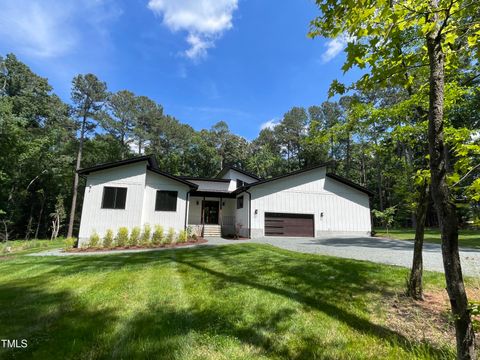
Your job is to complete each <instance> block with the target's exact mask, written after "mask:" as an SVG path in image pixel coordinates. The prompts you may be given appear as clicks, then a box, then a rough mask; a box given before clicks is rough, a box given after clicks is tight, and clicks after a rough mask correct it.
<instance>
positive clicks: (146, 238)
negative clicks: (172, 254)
mask: <svg viewBox="0 0 480 360" xmlns="http://www.w3.org/2000/svg"><path fill="white" fill-rule="evenodd" d="M151 236H152V228H151V227H150V224H145V225H143V233H142V237H141V239H140V242H141V244H142V246H148V245H149V244H150V237H151Z"/></svg>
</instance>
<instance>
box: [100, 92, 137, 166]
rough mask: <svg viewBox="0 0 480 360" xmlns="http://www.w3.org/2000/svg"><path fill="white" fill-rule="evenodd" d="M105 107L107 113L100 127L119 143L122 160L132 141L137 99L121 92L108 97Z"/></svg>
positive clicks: (132, 94)
mask: <svg viewBox="0 0 480 360" xmlns="http://www.w3.org/2000/svg"><path fill="white" fill-rule="evenodd" d="M106 105H107V109H108V113H105V116H104V118H103V121H102V125H103V127H104V128H105V130H107V131H108V132H109V133H110V134H111V135H112V136H114V137H115V138H116V139H118V141H119V142H120V147H121V148H122V154H121V158H122V159H123V158H125V156H126V154H127V153H128V152H129V148H128V145H129V143H131V142H132V141H133V130H134V128H135V126H136V120H137V97H136V96H135V94H134V93H132V92H130V91H128V90H121V91H118V92H116V93H114V94H112V95H110V96H109V97H108V100H107V103H106Z"/></svg>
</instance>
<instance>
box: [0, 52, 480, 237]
mask: <svg viewBox="0 0 480 360" xmlns="http://www.w3.org/2000/svg"><path fill="white" fill-rule="evenodd" d="M0 69H1V71H0V85H1V88H0V94H1V95H0V146H1V149H2V151H1V153H0V221H1V231H0V239H2V240H5V239H31V238H50V237H51V235H52V231H55V230H56V231H57V233H59V234H60V235H65V234H66V231H67V224H68V215H69V211H70V205H71V202H72V193H73V182H74V174H75V169H76V160H77V154H78V150H79V146H80V143H82V148H83V151H82V154H81V162H80V163H79V168H82V167H88V166H92V165H95V164H99V163H104V162H109V161H116V160H120V159H124V158H128V157H133V156H138V155H139V154H154V155H155V156H156V157H157V160H158V162H159V164H160V166H161V168H162V169H163V170H165V171H167V172H170V173H172V174H176V175H189V176H199V177H211V176H215V175H216V174H217V173H218V172H219V171H220V170H221V169H222V167H223V166H224V165H227V164H228V165H234V166H237V167H240V168H242V169H245V170H247V171H250V172H253V173H256V174H258V175H259V176H261V177H264V178H268V177H272V176H277V175H280V174H283V173H286V172H289V171H294V170H297V169H301V168H305V167H308V166H313V165H317V164H320V163H328V166H329V168H330V170H331V171H334V172H335V173H337V174H339V175H342V176H345V177H347V178H349V179H351V180H352V181H355V182H357V183H359V184H361V185H363V186H366V187H367V188H368V189H370V190H371V191H372V192H374V194H375V195H374V197H373V198H372V200H371V202H372V209H375V210H377V211H378V212H380V213H385V212H386V211H387V214H388V212H390V213H392V214H393V217H392V221H393V223H392V224H390V225H391V226H397V227H414V226H415V223H416V216H415V214H416V206H417V205H418V198H419V196H420V193H421V187H422V186H421V185H419V184H421V183H422V179H423V180H425V177H426V176H428V149H427V138H426V136H427V131H426V127H427V124H426V120H425V119H422V118H419V116H418V114H419V112H422V111H424V112H426V109H427V108H428V98H427V96H426V94H425V93H422V92H417V91H415V93H413V90H412V89H413V87H414V86H416V85H415V83H413V84H412V85H411V88H405V87H402V86H392V87H389V88H387V89H384V88H377V89H368V90H356V91H350V92H349V93H348V95H341V96H337V97H336V100H330V101H325V102H323V103H320V104H317V105H312V106H310V107H308V108H303V107H293V108H291V109H285V110H284V111H285V114H284V115H283V118H282V119H281V120H280V121H279V122H278V123H277V124H275V126H271V127H268V128H264V129H262V130H261V131H260V132H259V134H258V136H257V137H256V138H255V139H254V140H253V141H248V140H246V139H245V138H243V137H241V136H238V135H236V134H234V133H232V132H231V131H230V129H229V127H228V119H225V121H219V122H217V123H216V124H214V125H213V126H212V127H211V128H210V129H202V130H200V131H196V130H194V129H193V128H192V127H191V126H189V125H187V124H184V123H182V122H181V120H179V119H176V118H175V116H173V115H169V114H166V113H164V111H163V107H162V105H161V104H158V103H156V102H155V101H153V100H152V99H150V98H148V97H146V96H142V95H137V94H134V93H132V92H130V91H129V90H120V91H116V92H111V91H110V90H109V89H108V86H107V84H106V83H104V82H102V81H101V79H99V78H97V77H96V76H95V75H93V74H85V75H78V76H76V77H75V78H74V79H72V87H71V99H70V101H69V102H68V103H66V102H64V101H62V100H61V99H60V98H59V97H58V96H57V95H56V94H55V92H54V89H52V87H51V85H50V84H49V83H48V80H47V79H45V78H43V77H41V76H40V75H38V74H35V73H33V72H32V71H31V70H30V69H29V67H28V66H27V65H25V64H24V63H22V62H21V61H20V60H19V59H18V58H17V57H16V56H15V55H14V54H8V55H6V56H5V57H3V58H2V59H1V62H0ZM479 81H480V77H477V78H472V77H471V76H470V74H469V73H468V72H465V74H463V75H461V76H460V78H458V79H452V83H451V84H450V86H449V87H447V90H448V91H447V94H446V115H445V117H446V119H447V124H448V125H447V127H446V131H445V132H446V141H447V145H448V146H447V150H446V153H447V156H446V159H447V161H448V163H447V169H448V171H449V182H450V185H451V187H452V189H453V192H454V195H455V199H456V204H457V208H458V217H459V221H460V225H461V226H464V227H467V226H468V227H472V226H478V224H479V216H480V209H479V206H478V202H479V200H480V195H479V192H480V191H479V189H480V179H479V178H478V171H476V170H478V165H477V164H478V163H479V158H480V145H479V144H480V133H479V130H478V129H480V113H479V112H478V109H479V107H480V88H479ZM82 190H83V188H82V179H80V184H79V191H78V196H79V199H78V201H77V211H76V218H75V222H74V230H76V229H77V228H78V223H79V219H78V216H79V215H78V214H80V213H81V212H80V211H79V210H80V207H81V204H82V192H83V191H82ZM425 201H426V203H427V212H426V224H427V226H437V219H436V214H435V211H434V207H433V201H432V199H431V195H430V194H427V198H426V200H425ZM383 219H384V218H383V217H381V216H379V217H374V221H375V223H376V225H378V226H383V225H385V224H384V221H383ZM56 227H58V229H56ZM74 233H75V231H74Z"/></svg>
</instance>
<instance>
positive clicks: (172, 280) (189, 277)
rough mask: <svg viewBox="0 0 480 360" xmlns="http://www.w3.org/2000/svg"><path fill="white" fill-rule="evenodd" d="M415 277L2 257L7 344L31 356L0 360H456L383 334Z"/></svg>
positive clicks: (381, 269) (433, 277)
mask: <svg viewBox="0 0 480 360" xmlns="http://www.w3.org/2000/svg"><path fill="white" fill-rule="evenodd" d="M407 272H408V270H407V269H402V268H398V267H392V266H385V265H378V264H373V263H369V262H361V261H354V260H346V259H340V258H333V257H326V256H317V255H307V254H299V253H293V252H289V251H286V250H280V249H277V248H274V247H271V246H268V245H259V244H238V245H230V246H223V247H212V248H208V247H202V248H194V249H181V250H167V251H158V252H149V253H137V254H116V255H99V256H83V257H81V256H76V257H73V256H72V257H70V256H69V257H31V256H23V255H17V256H9V257H3V258H2V259H0V289H1V291H0V339H27V340H28V347H27V348H26V349H14V350H12V349H10V350H8V349H0V358H2V359H6V358H15V359H105V358H123V359H136V358H145V359H146V358H150V359H154V358H155V359H157V358H159V359H426V358H445V359H446V358H453V357H454V349H453V347H452V344H443V345H437V347H435V346H433V345H431V344H428V343H425V342H421V340H420V339H418V340H414V341H409V340H407V339H406V338H405V337H404V336H402V335H401V334H399V333H397V332H395V331H394V330H392V329H390V328H389V327H388V326H387V325H385V324H386V317H387V315H386V312H385V307H386V305H385V302H384V301H383V300H384V299H385V297H386V296H393V294H394V293H397V292H401V291H402V289H403V285H404V282H405V278H406V276H407ZM425 281H426V284H427V288H430V289H432V288H435V289H440V288H441V287H442V286H443V276H442V275H441V274H435V273H426V274H425Z"/></svg>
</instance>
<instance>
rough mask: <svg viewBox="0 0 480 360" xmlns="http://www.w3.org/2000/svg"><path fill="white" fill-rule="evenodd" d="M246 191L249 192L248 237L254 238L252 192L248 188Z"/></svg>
mask: <svg viewBox="0 0 480 360" xmlns="http://www.w3.org/2000/svg"><path fill="white" fill-rule="evenodd" d="M245 192H246V193H247V194H248V238H249V239H251V238H252V194H250V193H249V192H248V191H247V190H245Z"/></svg>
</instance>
